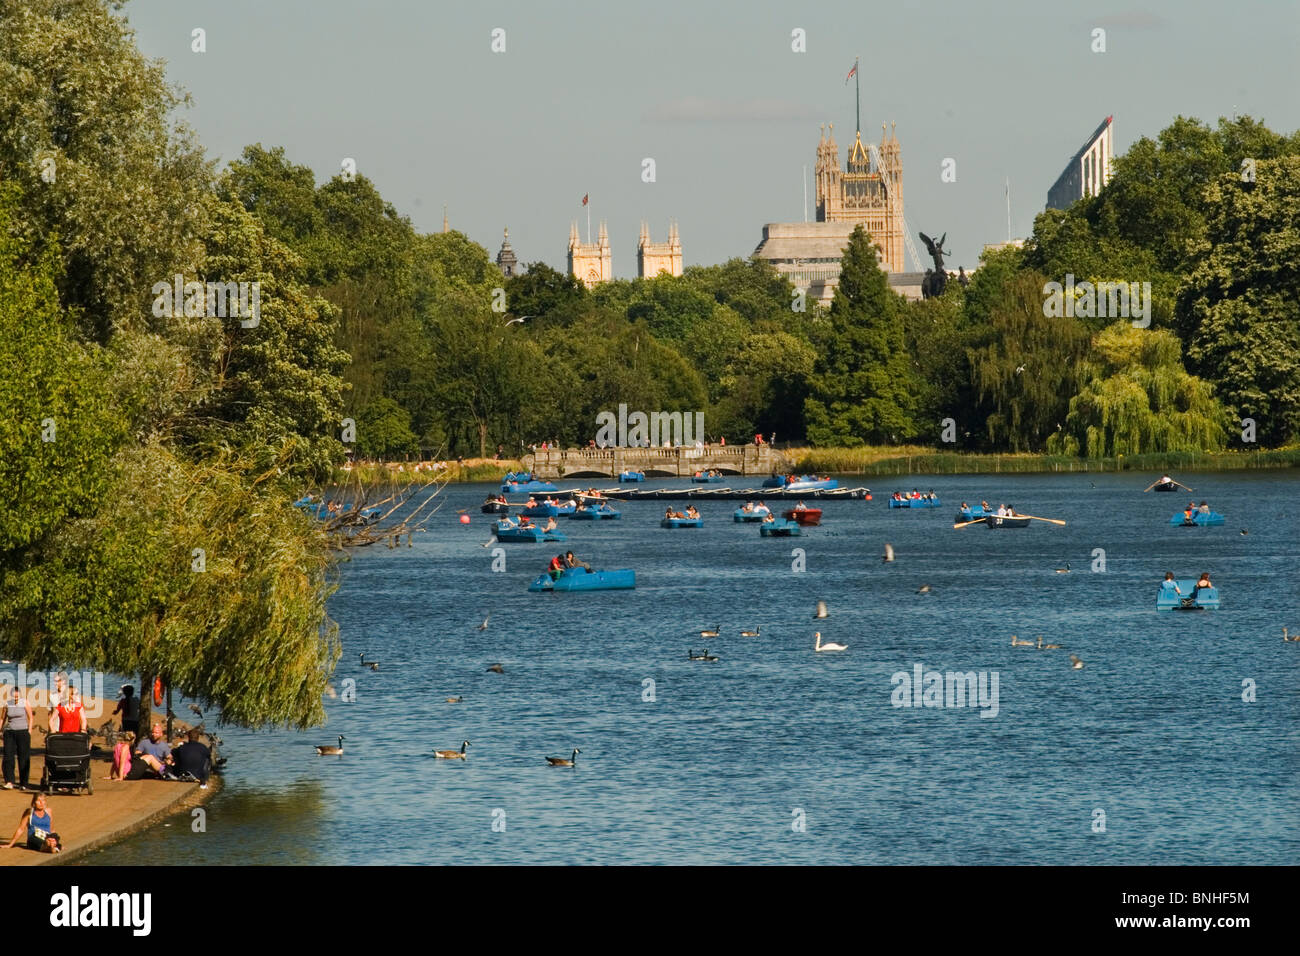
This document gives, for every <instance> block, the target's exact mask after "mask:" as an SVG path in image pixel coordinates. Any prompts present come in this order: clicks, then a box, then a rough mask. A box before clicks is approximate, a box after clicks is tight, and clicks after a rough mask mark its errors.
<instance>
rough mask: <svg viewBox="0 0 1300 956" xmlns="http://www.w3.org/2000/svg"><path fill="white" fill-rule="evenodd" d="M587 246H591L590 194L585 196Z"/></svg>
mask: <svg viewBox="0 0 1300 956" xmlns="http://www.w3.org/2000/svg"><path fill="white" fill-rule="evenodd" d="M587 245H591V193H588V194H587Z"/></svg>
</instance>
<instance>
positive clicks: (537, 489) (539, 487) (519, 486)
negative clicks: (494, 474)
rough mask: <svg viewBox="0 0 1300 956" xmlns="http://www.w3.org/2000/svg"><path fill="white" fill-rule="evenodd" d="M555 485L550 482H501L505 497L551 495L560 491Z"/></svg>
mask: <svg viewBox="0 0 1300 956" xmlns="http://www.w3.org/2000/svg"><path fill="white" fill-rule="evenodd" d="M559 490H560V489H559V488H556V487H555V485H553V484H551V483H550V482H549V481H536V480H533V481H503V482H501V493H502V494H503V495H509V494H516V495H533V494H539V493H540V494H551V493H552V492H556V491H559Z"/></svg>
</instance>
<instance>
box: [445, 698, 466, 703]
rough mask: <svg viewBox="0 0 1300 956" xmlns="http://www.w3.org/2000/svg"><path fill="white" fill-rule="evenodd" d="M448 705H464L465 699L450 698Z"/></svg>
mask: <svg viewBox="0 0 1300 956" xmlns="http://www.w3.org/2000/svg"><path fill="white" fill-rule="evenodd" d="M447 703H449V704H463V703H465V698H464V697H448V698H447Z"/></svg>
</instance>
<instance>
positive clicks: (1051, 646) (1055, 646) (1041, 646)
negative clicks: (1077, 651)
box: [1036, 634, 1061, 651]
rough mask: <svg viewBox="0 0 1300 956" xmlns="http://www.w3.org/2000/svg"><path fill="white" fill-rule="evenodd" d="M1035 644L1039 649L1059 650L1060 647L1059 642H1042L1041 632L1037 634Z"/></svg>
mask: <svg viewBox="0 0 1300 956" xmlns="http://www.w3.org/2000/svg"><path fill="white" fill-rule="evenodd" d="M1036 646H1037V647H1038V649H1039V650H1040V651H1059V650H1060V649H1061V645H1060V644H1044V643H1043V635H1041V634H1039V635H1038V644H1037V645H1036Z"/></svg>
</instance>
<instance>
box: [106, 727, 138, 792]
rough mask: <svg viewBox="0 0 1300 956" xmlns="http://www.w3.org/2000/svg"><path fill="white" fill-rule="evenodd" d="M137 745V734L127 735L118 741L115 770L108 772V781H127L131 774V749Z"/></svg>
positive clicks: (114, 756)
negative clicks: (128, 775)
mask: <svg viewBox="0 0 1300 956" xmlns="http://www.w3.org/2000/svg"><path fill="white" fill-rule="evenodd" d="M134 744H135V734H132V733H127V734H125V735H123V736H122V737H121V738H119V739H118V741H117V745H116V746H114V747H113V768H112V769H111V770H110V771H109V772H108V776H107V777H106V778H105V779H107V780H125V779H126V775H127V774H128V773H130V772H131V747H132V746H133V745H134Z"/></svg>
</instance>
